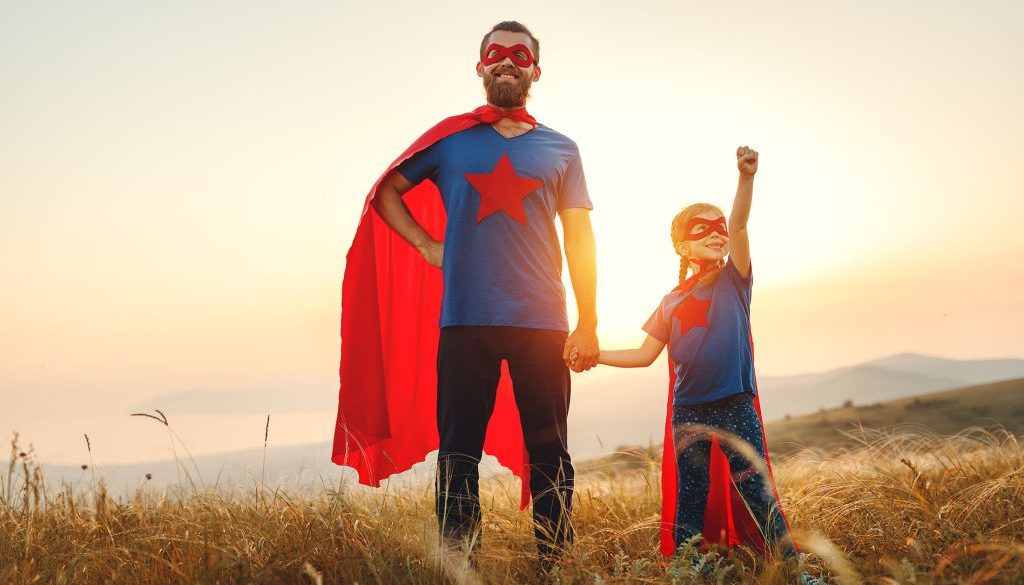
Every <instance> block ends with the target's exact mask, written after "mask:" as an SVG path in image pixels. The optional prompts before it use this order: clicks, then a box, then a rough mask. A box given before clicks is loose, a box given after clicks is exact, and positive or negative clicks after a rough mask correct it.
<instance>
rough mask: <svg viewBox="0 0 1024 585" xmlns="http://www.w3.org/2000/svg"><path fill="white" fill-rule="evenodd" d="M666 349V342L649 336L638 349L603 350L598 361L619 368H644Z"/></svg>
mask: <svg viewBox="0 0 1024 585" xmlns="http://www.w3.org/2000/svg"><path fill="white" fill-rule="evenodd" d="M663 349H665V343H664V342H662V341H659V340H658V339H656V338H654V337H651V336H650V335H648V336H647V339H644V343H643V345H641V346H640V347H638V348H637V349H617V350H611V351H609V350H604V349H602V350H601V354H600V355H599V356H598V357H597V363H599V364H604V365H606V366H615V367H618V368H643V367H646V366H649V365H651V364H652V363H654V360H655V359H656V358H657V357H658V355H659V354H661V350H663Z"/></svg>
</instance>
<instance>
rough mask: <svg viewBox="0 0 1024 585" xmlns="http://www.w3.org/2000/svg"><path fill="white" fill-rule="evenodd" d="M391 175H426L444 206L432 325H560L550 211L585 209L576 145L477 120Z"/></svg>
mask: <svg viewBox="0 0 1024 585" xmlns="http://www.w3.org/2000/svg"><path fill="white" fill-rule="evenodd" d="M398 172H399V173H401V174H402V176H403V177H405V178H406V179H407V180H408V181H409V182H410V183H413V184H417V183H419V182H420V181H423V180H424V179H430V180H432V181H433V182H434V183H435V184H436V185H437V188H438V190H439V191H440V192H441V198H442V200H443V202H444V207H445V211H446V212H447V216H448V219H447V225H446V227H445V234H444V257H443V259H442V278H443V281H444V290H443V294H442V299H441V319H440V325H441V327H449V326H456V325H507V326H514V327H528V328H533V329H556V330H560V331H568V330H569V324H568V318H567V316H566V308H565V287H564V286H563V285H562V251H561V247H560V246H559V241H558V233H557V232H556V230H555V215H556V213H557V212H558V211H559V210H561V209H566V208H570V207H585V208H588V209H591V208H593V206H592V204H591V202H590V195H589V193H588V191H587V182H586V178H585V177H584V175H583V163H582V161H581V160H580V153H579V149H578V148H577V146H576V143H575V142H573V141H572V140H571V139H569V138H568V137H567V136H565V135H563V134H561V133H559V132H556V131H554V130H552V129H551V128H548V127H547V126H544V125H538V126H537V127H536V128H534V129H533V130H530V131H529V132H527V133H525V134H522V135H520V136H517V137H515V138H505V137H504V136H502V135H501V134H499V133H498V132H497V131H496V130H495V129H494V128H492V127H491V126H490V125H489V124H479V125H477V126H473V127H472V128H469V129H466V130H463V131H461V132H457V133H455V134H452V135H450V136H448V137H446V138H444V139H442V140H439V141H438V142H436V143H434V144H433V145H431V146H430V147H428V148H427V149H425V150H423V151H421V152H419V153H417V154H416V155H414V156H413V157H411V158H410V159H409V160H407V161H405V162H404V163H402V164H401V165H400V166H399V167H398ZM480 189H482V190H483V191H485V192H484V193H482V192H481V191H480ZM520 202H521V204H522V207H521V208H518V204H519V203H520ZM482 204H485V205H484V207H483V213H481V205H482ZM520 213H522V215H521V216H520V217H518V218H517V217H515V216H516V215H519V214H520ZM481 215H483V217H481Z"/></svg>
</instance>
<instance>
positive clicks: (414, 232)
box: [372, 170, 444, 268]
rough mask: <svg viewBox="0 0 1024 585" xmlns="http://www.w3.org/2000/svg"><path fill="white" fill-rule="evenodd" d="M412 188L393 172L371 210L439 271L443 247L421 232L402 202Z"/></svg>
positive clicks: (399, 175) (374, 199) (421, 228)
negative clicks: (375, 211) (405, 194)
mask: <svg viewBox="0 0 1024 585" xmlns="http://www.w3.org/2000/svg"><path fill="white" fill-rule="evenodd" d="M412 187H413V184H412V183H410V182H409V181H408V180H407V179H406V178H405V177H403V176H402V173H399V172H398V171H396V170H392V171H391V172H390V173H388V176H386V177H384V180H383V181H381V184H380V187H378V188H377V196H376V197H374V198H373V202H372V205H373V208H374V209H376V210H377V213H378V214H379V215H380V217H381V219H383V220H384V222H385V223H387V224H388V225H389V226H391V229H393V230H395V231H396V232H398V235H400V236H402V237H403V238H404V239H405V241H407V242H409V243H410V244H412V245H413V246H414V247H415V248H416V249H417V250H419V252H420V254H422V255H423V259H424V260H426V261H427V262H429V263H430V264H431V265H433V266H436V267H438V268H440V267H441V257H442V255H443V253H444V243H442V242H438V241H437V240H435V239H434V238H432V237H430V234H428V233H427V230H425V229H423V226H421V225H420V224H419V222H417V221H416V219H415V218H414V217H413V216H412V213H410V212H409V207H408V206H407V205H406V204H405V201H403V200H402V194H403V193H405V192H406V191H408V190H409V189H412Z"/></svg>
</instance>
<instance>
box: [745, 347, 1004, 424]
mask: <svg viewBox="0 0 1024 585" xmlns="http://www.w3.org/2000/svg"><path fill="white" fill-rule="evenodd" d="M1021 376H1024V360H1022V359H986V360H952V359H946V358H940V357H934V356H927V355H922V354H915V353H901V354H897V355H893V356H888V357H884V358H879V359H876V360H871V361H868V362H865V363H863V364H858V365H855V366H848V367H845V368H837V369H834V370H828V371H825V372H819V373H814V374H801V375H795V376H780V377H763V378H759V380H758V387H759V389H760V392H761V408H762V412H763V414H764V418H765V420H774V419H778V418H782V417H784V416H785V415H787V414H788V415H791V416H796V415H799V414H806V413H809V412H814V411H816V410H820V409H822V408H826V409H827V408H835V407H838V406H841V405H842V404H843V403H845V402H846V401H847V400H851V401H853V403H854V404H856V405H863V404H869V403H873V402H882V401H886V400H893V399H896V398H904V397H908V396H914V395H916V394H923V393H927V392H939V391H942V390H952V389H955V388H960V387H964V386H971V385H975V384H985V383H989V382H996V381H999V380H1006V379H1010V378H1018V377H1021Z"/></svg>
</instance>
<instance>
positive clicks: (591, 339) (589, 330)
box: [562, 326, 601, 373]
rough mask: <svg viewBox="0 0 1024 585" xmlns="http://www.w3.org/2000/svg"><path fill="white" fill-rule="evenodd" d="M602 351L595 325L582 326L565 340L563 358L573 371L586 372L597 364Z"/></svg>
mask: <svg viewBox="0 0 1024 585" xmlns="http://www.w3.org/2000/svg"><path fill="white" fill-rule="evenodd" d="M600 353H601V352H600V349H599V347H598V342H597V330H596V329H595V328H593V327H587V326H580V327H577V328H576V330H575V331H573V332H572V334H571V335H569V338H568V339H566V340H565V350H564V351H563V352H562V360H563V361H564V362H565V365H566V366H568V367H569V368H570V369H572V371H574V372H576V373H579V372H585V371H587V370H589V369H590V368H593V367H594V366H596V365H597V357H598V355H599V354H600Z"/></svg>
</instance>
